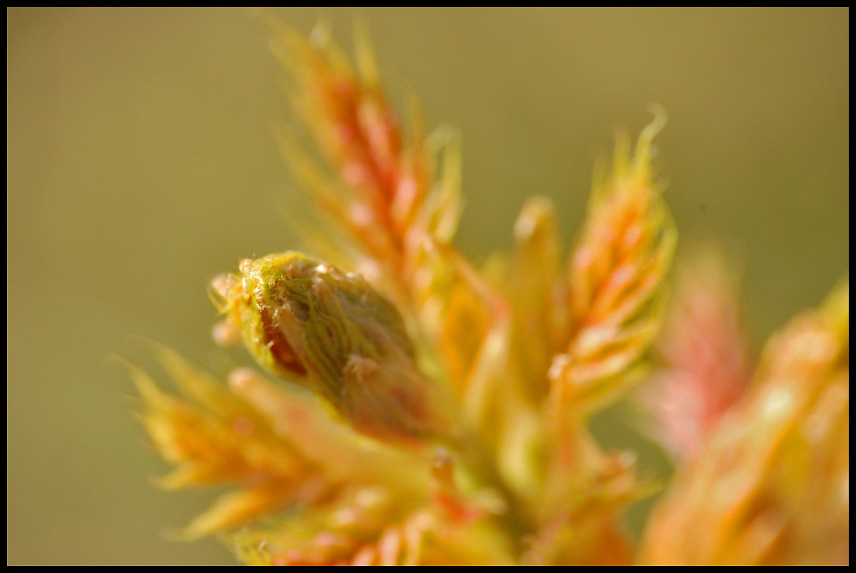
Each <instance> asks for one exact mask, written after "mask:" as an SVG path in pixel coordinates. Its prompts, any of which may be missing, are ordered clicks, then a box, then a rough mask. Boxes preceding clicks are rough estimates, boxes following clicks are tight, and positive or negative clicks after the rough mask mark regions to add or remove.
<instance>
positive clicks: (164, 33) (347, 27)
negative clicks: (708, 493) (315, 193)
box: [6, 8, 849, 564]
mask: <svg viewBox="0 0 856 573" xmlns="http://www.w3.org/2000/svg"><path fill="white" fill-rule="evenodd" d="M278 13H279V14H280V15H281V17H282V18H283V19H284V20H285V21H287V22H289V23H290V24H292V25H293V26H295V27H296V28H298V29H300V30H303V31H306V32H308V31H310V30H311V29H312V27H313V25H314V24H315V23H316V22H317V21H318V19H319V18H324V19H325V20H327V21H328V22H329V23H330V24H331V25H332V28H333V32H334V34H335V36H336V37H337V38H338V39H339V41H340V43H341V44H343V45H345V46H348V47H349V46H350V45H351V29H352V24H353V22H354V19H355V17H356V16H358V15H359V16H360V17H361V18H363V19H364V20H365V22H366V23H367V24H368V26H369V29H370V31H371V35H372V38H373V42H374V45H375V49H376V52H377V55H378V59H379V61H380V64H381V68H382V70H383V71H384V73H385V75H386V77H387V79H388V80H389V81H390V82H391V84H392V88H393V91H395V89H396V88H397V87H400V86H403V85H409V86H412V87H413V88H414V89H415V90H416V92H417V93H419V94H420V95H421V97H422V100H423V102H424V105H425V109H426V113H427V116H428V120H429V122H430V124H431V125H432V126H436V125H438V124H440V123H449V124H451V125H454V126H456V127H457V128H459V129H460V131H461V133H462V134H463V158H464V192H465V195H466V198H467V205H466V210H465V214H464V217H463V221H462V226H461V229H460V232H459V235H458V244H459V245H460V247H461V248H462V249H463V250H464V252H466V253H467V254H468V255H470V256H472V257H473V258H474V259H475V260H480V259H482V258H483V257H485V256H486V255H487V254H488V253H489V252H491V251H492V250H495V249H503V248H507V247H508V246H509V244H510V236H511V228H512V224H513V221H514V218H515V216H516V214H517V212H518V210H519V209H520V206H521V205H522V203H523V201H524V199H525V198H526V197H528V196H531V195H535V194H543V195H547V196H549V197H551V198H552V199H553V201H554V202H555V204H556V205H557V207H558V210H559V212H560V217H561V225H562V232H563V234H564V236H565V237H566V238H567V239H568V240H569V241H570V240H571V239H572V238H573V236H574V231H575V230H576V229H577V228H578V226H579V224H580V222H581V220H582V215H583V211H584V208H585V204H586V198H587V194H588V190H589V186H590V175H591V170H592V165H593V161H594V159H595V158H596V157H597V156H598V155H600V154H602V153H604V152H607V151H609V150H610V149H611V146H612V141H613V140H612V136H613V134H614V133H615V130H616V128H617V127H626V128H627V129H628V130H630V131H631V133H633V134H634V135H635V134H637V133H638V132H639V130H640V129H641V128H642V127H643V126H644V125H646V124H647V123H648V122H649V121H650V119H651V115H650V113H649V111H648V107H649V104H650V103H654V102H656V103H658V104H661V105H662V106H664V107H665V108H666V110H667V111H668V114H669V124H668V125H667V127H666V129H665V131H664V132H663V133H662V134H661V135H660V136H659V137H658V139H657V144H658V149H659V152H660V156H659V159H660V163H661V165H662V172H663V175H664V177H665V179H666V180H667V181H668V190H667V199H668V202H669V203H670V205H671V207H672V208H673V211H674V214H675V218H676V220H677V224H678V228H679V231H680V233H681V238H682V240H683V241H684V242H685V243H688V242H691V241H692V240H694V239H696V240H698V239H707V238H710V237H717V238H719V239H720V240H721V241H722V242H724V244H725V245H726V246H727V247H728V248H729V249H730V250H731V251H732V252H733V253H734V254H735V255H736V256H737V261H738V262H739V264H740V266H741V268H743V269H744V273H743V284H744V287H745V295H746V296H745V307H746V311H747V321H748V326H749V328H750V330H751V333H752V335H753V338H754V340H755V341H756V343H757V344H758V345H760V343H761V341H763V340H764V338H766V336H768V335H769V334H770V333H771V332H772V331H773V330H774V329H775V328H777V327H778V326H779V325H781V324H782V323H784V322H785V321H786V320H787V319H788V318H789V317H790V316H791V315H793V314H794V313H795V312H797V311H799V310H801V309H804V308H807V307H810V306H813V305H815V304H816V303H818V302H819V301H820V300H821V299H822V298H823V297H824V295H825V294H826V293H827V292H828V290H829V289H830V288H831V287H832V285H833V284H834V283H835V282H836V281H837V280H838V279H839V278H840V277H842V276H843V275H844V274H845V273H846V272H847V271H848V268H849V247H848V239H849V56H848V50H849V11H848V9H787V10H786V9H769V10H767V9H764V10H747V9H744V10H702V9H696V10H677V9H671V10H579V9H567V10H560V9H502V10H499V9H478V10H476V9H467V10H464V9H442V10H441V9H433V10H428V9H425V10H423V9H407V10H401V9H383V10H314V9H313V10H297V9H287V10H281V11H279V12H278ZM268 40H269V32H268V31H267V29H266V27H265V26H264V25H263V23H262V22H261V21H260V19H259V18H257V17H256V16H254V14H253V13H251V12H247V11H242V10H229V9H196V10H184V9H20V8H7V10H6V207H7V215H6V255H7V259H6V261H7V262H6V310H7V319H6V335H7V342H6V384H7V385H6V404H7V405H6V436H7V437H6V532H7V533H6V560H7V563H8V564H108V563H113V564H167V563H173V564H185V563H186V564H190V563H195V564H206V563H227V564H228V563H234V559H233V558H232V556H231V555H230V554H229V552H228V551H227V550H226V549H225V548H223V547H221V546H220V544H219V543H218V542H216V541H214V540H207V541H201V542H195V543H189V544H187V543H182V542H174V541H169V540H168V539H167V536H166V535H165V534H164V532H165V531H166V530H168V529H169V528H176V527H180V526H182V525H184V524H186V523H187V522H188V521H189V520H190V518H191V517H193V516H194V515H196V514H197V513H199V512H200V511H201V510H202V509H203V508H204V507H206V506H207V504H208V502H209V501H210V500H211V499H212V495H211V494H209V493H202V494H194V493H180V494H174V493H166V492H162V491H159V490H158V489H156V488H154V487H153V486H152V484H151V478H152V477H154V476H157V475H161V474H163V473H164V471H165V469H166V465H165V464H163V463H162V462H161V461H160V460H159V459H158V458H157V457H156V456H155V455H154V454H153V452H152V451H151V450H150V449H149V448H148V447H147V446H146V442H145V440H144V436H143V431H142V428H141V427H140V425H139V424H138V423H137V422H136V421H135V419H134V408H135V400H134V397H133V392H132V387H131V383H130V382H129V380H128V379H127V377H126V376H125V375H124V374H123V373H122V372H121V371H120V370H119V369H118V368H116V367H115V366H114V365H112V364H110V362H109V361H108V357H109V356H110V355H111V354H114V353H121V354H124V355H128V356H130V357H132V358H133V359H134V360H136V361H139V362H141V363H142V364H144V365H147V366H148V365H149V364H150V362H147V360H146V352H145V350H143V349H142V348H141V347H140V346H139V344H138V343H137V342H136V341H135V339H134V337H135V336H136V335H143V336H148V337H153V338H155V339H158V340H161V341H163V342H165V343H167V344H170V345H172V346H174V347H176V348H177V349H179V350H181V351H182V352H184V353H185V354H186V355H187V356H189V357H190V358H192V359H194V360H196V361H199V362H201V363H204V364H208V365H210V366H212V367H213V368H214V369H215V371H216V370H218V368H223V367H224V365H225V364H227V362H228V360H229V359H227V358H224V356H223V353H222V351H219V350H218V349H217V348H216V347H215V346H214V344H213V343H212V342H211V340H210V329H211V326H212V325H213V323H214V321H215V317H216V313H215V310H214V308H213V306H212V305H211V303H210V301H209V300H208V296H207V295H206V288H207V284H208V282H209V280H210V279H211V278H213V277H214V276H216V275H217V274H219V273H221V272H224V271H229V270H234V269H235V268H236V265H237V263H238V261H239V260H240V259H241V258H245V257H251V256H261V255H265V254H268V253H270V252H276V251H282V250H286V249H288V248H292V247H294V246H296V242H295V239H294V236H293V235H292V234H291V233H290V232H289V230H288V229H287V228H286V226H285V224H284V222H283V217H282V215H281V212H279V211H278V208H277V206H278V205H280V204H282V203H283V198H287V197H288V196H289V194H290V193H292V192H293V184H292V182H291V179H290V178H289V175H288V173H287V170H286V168H285V166H284V162H283V161H282V160H281V158H280V157H279V154H278V151H277V148H276V145H275V142H274V137H273V135H272V134H273V131H274V130H275V129H276V128H277V127H278V126H280V125H282V124H283V122H285V121H286V120H287V118H288V110H287V106H286V103H285V100H284V98H283V96H282V92H281V89H280V88H281V81H282V72H281V70H280V69H278V67H277V64H276V62H275V61H274V58H273V57H272V56H271V55H270V53H269V51H268ZM235 356H238V355H235Z"/></svg>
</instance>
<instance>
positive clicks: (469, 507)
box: [127, 22, 849, 565]
mask: <svg viewBox="0 0 856 573" xmlns="http://www.w3.org/2000/svg"><path fill="white" fill-rule="evenodd" d="M272 27H273V28H274V31H275V39H274V42H273V51H274V53H275V55H276V56H277V57H278V58H279V59H280V61H281V62H282V64H283V66H284V68H285V69H286V71H287V74H288V78H289V84H288V90H287V93H288V96H289V99H290V101H291V103H292V105H293V108H294V112H295V116H296V118H298V119H299V120H300V123H301V124H302V125H303V126H304V128H305V133H298V132H297V131H296V130H294V129H291V130H289V131H287V132H286V133H284V134H282V135H281V136H280V138H279V143H280V147H281V149H282V151H283V154H284V156H285V158H286V160H287V161H288V163H289V165H290V167H291V168H292V171H293V173H294V174H295V176H296V178H297V179H298V180H299V182H300V183H301V184H302V186H303V189H304V191H305V198H306V200H307V202H308V203H309V204H310V205H311V206H312V213H311V215H305V214H304V213H301V214H300V215H299V216H297V215H295V217H294V219H295V220H294V221H293V225H295V227H296V228H298V229H299V230H300V231H301V235H302V237H303V238H304V240H305V243H306V244H305V250H306V251H307V252H310V253H312V254H311V255H308V254H304V253H302V252H297V251H286V252H283V253H278V254H271V255H268V256H265V257H262V258H259V259H256V260H249V259H247V260H244V261H241V262H240V264H239V266H238V270H237V272H231V273H226V274H223V275H221V276H220V277H218V278H216V279H215V280H214V281H213V283H212V286H211V296H212V299H213V300H214V302H215V305H216V307H217V308H218V309H219V311H220V312H221V314H222V320H221V322H220V323H219V324H217V325H216V326H215V329H214V338H215V340H216V341H217V342H218V343H219V344H221V345H223V346H231V345H236V344H242V345H243V346H244V347H245V348H246V350H247V351H248V353H249V354H250V356H251V357H252V358H253V359H254V360H255V362H256V363H257V366H258V367H259V368H260V370H259V369H254V368H242V369H239V370H236V371H234V372H232V373H231V374H229V375H228V377H227V379H226V380H220V379H218V378H217V377H215V376H212V375H210V374H208V373H206V372H205V371H204V370H203V369H201V368H199V367H197V366H195V365H193V364H191V363H190V362H189V361H187V360H186V359H184V358H183V357H181V355H180V354H178V353H177V352H175V351H173V350H171V349H169V348H166V347H163V346H160V345H153V346H152V351H153V352H154V354H155V355H156V357H157V358H158V360H159V361H160V362H161V363H162V364H163V366H164V367H165V369H166V370H167V372H168V373H169V375H170V377H171V378H172V379H173V381H174V382H175V384H176V386H177V387H178V389H179V393H177V394H172V393H168V392H166V391H165V390H163V389H161V387H160V386H159V385H158V384H156V383H155V381H154V380H153V379H152V378H151V377H150V376H149V375H148V374H147V373H146V372H144V371H143V370H141V369H140V368H138V367H136V366H134V365H132V364H130V363H128V364H127V368H128V370H129V372H130V374H131V376H132V378H133V380H134V382H135V384H136V386H137V388H138V392H139V394H140V396H141V398H142V401H143V408H142V409H143V411H142V422H143V425H144V427H145V430H146V432H147V433H148V435H149V437H150V439H151V441H152V442H153V443H154V445H155V447H156V448H157V450H158V451H159V452H160V454H161V455H162V456H163V457H164V458H165V459H166V460H167V461H168V462H169V463H170V464H173V465H174V466H175V469H174V470H173V471H172V472H171V473H170V474H168V475H167V476H166V477H164V478H162V479H161V480H160V483H161V485H163V487H165V488H167V489H183V488H188V487H194V486H220V487H226V488H229V489H230V490H231V491H230V492H229V493H226V494H224V495H223V496H222V497H221V498H219V499H218V501H217V502H215V504H214V505H213V506H212V507H211V508H209V509H208V510H207V511H205V512H204V513H202V514H201V515H199V516H198V517H197V518H195V519H194V520H193V521H192V522H191V523H190V524H189V525H187V526H186V527H185V528H184V529H183V530H181V532H180V535H181V536H182V537H184V538H187V539H195V538H199V537H202V536H206V535H212V534H218V535H221V536H222V537H223V539H224V540H225V542H226V543H227V544H228V545H229V546H230V547H231V548H233V550H234V552H235V554H236V555H237V556H238V558H239V559H240V560H241V561H243V562H245V563H248V564H281V565H291V564H295V565H297V564H319V565H320V564H628V563H646V564H667V563H668V564H738V563H741V564H809V563H818V564H833V563H847V562H849V283H847V282H846V281H844V282H842V283H841V284H840V285H839V286H837V287H836V288H835V289H834V290H833V292H832V294H830V295H829V297H828V299H827V300H826V301H825V302H824V303H822V304H821V306H820V307H819V308H818V309H817V310H814V311H809V312H807V313H805V314H803V315H801V316H798V317H797V318H795V319H794V320H793V321H792V322H791V323H790V324H788V325H787V326H785V327H784V328H783V329H782V331H781V332H779V333H778V334H777V335H776V336H774V337H773V338H772V340H771V341H770V342H769V343H768V344H767V346H766V348H765V349H764V351H763V353H762V355H761V357H760V359H758V360H755V359H754V358H753V357H752V356H751V353H750V352H749V350H748V345H747V344H746V342H745V334H744V333H743V331H742V328H741V324H740V317H739V310H738V306H739V305H738V303H737V292H736V291H737V287H736V280H735V278H734V277H733V276H732V274H731V273H730V271H729V268H728V265H727V264H726V263H725V262H723V261H722V259H721V258H720V257H719V256H718V255H717V254H716V253H715V252H714V251H712V250H711V251H703V252H701V253H699V254H698V255H697V256H695V257H693V259H692V260H691V262H690V263H688V264H686V265H685V266H683V267H681V268H680V269H679V272H678V277H677V281H676V282H675V285H674V287H673V288H672V289H669V287H668V285H667V278H668V275H669V273H670V269H671V266H672V261H673V255H674V252H675V249H676V244H677V231H676V229H675V225H674V222H673V221H672V218H671V215H670V213H669V209H668V207H667V205H666V203H665V201H664V198H663V186H662V184H661V183H660V182H659V180H658V178H657V175H656V170H655V168H654V166H653V165H652V163H653V158H654V148H653V141H654V138H655V136H656V135H657V133H658V132H659V131H660V129H662V127H663V124H664V122H665V115H664V112H662V111H659V110H658V111H656V112H655V118H654V120H653V121H652V123H651V124H650V125H649V126H648V127H646V128H645V129H643V131H642V133H641V134H640V136H639V137H638V138H637V140H636V142H635V143H632V142H631V140H630V139H629V138H627V137H620V138H619V139H618V141H617V143H616V147H615V151H614V154H613V159H612V162H611V163H610V164H609V165H603V166H601V168H599V169H598V170H596V175H595V180H594V184H593V189H592V194H591V199H590V203H589V206H588V211H587V213H586V219H585V222H584V224H583V228H582V229H581V231H580V234H579V236H578V239H577V241H576V243H575V244H574V245H573V246H572V247H571V248H570V249H569V250H568V252H567V253H565V250H566V249H565V247H564V246H563V245H562V241H561V240H560V237H559V234H558V231H557V225H556V213H555V212H554V209H553V207H552V204H551V203H550V202H549V200H547V199H544V198H534V199H531V200H529V201H528V202H527V203H526V204H525V205H524V206H523V208H522V211H521V213H520V215H519V217H518V219H517V221H516V223H515V225H514V229H513V234H514V235H513V236H514V242H513V246H512V249H511V251H510V252H509V253H503V254H497V255H496V256H493V257H491V258H490V259H489V260H488V262H487V263H486V264H484V265H480V266H479V265H476V264H474V263H473V262H471V261H469V260H468V259H467V258H466V257H464V256H463V254H462V253H461V252H459V251H458V250H456V248H455V247H454V245H453V238H454V234H455V230H456V226H457V223H458V218H459V215H460V211H461V204H462V201H461V190H460V169H461V167H460V156H459V153H460V152H459V143H458V140H457V137H456V135H455V134H454V133H453V132H452V131H450V130H448V129H447V130H438V131H435V132H433V133H428V131H427V130H426V127H425V125H424V120H423V119H422V116H421V114H420V110H419V105H418V103H417V100H416V98H415V97H414V96H412V95H411V94H406V95H408V96H410V97H409V103H410V105H409V109H408V115H407V121H406V122H401V120H400V119H399V115H398V114H397V113H396V111H395V110H393V108H392V107H391V105H390V103H389V100H388V98H387V94H386V91H385V88H384V86H383V84H382V82H381V75H380V73H379V70H378V67H377V64H376V62H375V58H374V56H373V54H372V50H371V47H370V44H369V42H368V39H367V37H366V35H365V34H364V33H363V32H362V31H361V29H359V28H358V29H357V30H356V43H355V50H354V58H353V62H352V60H351V58H349V57H348V56H347V55H346V54H345V53H344V52H343V51H342V50H341V49H340V48H339V47H338V45H337V44H336V43H335V42H334V41H333V40H332V39H331V38H330V35H329V33H328V31H327V30H326V29H324V28H319V29H317V30H316V31H315V32H314V33H313V35H312V36H311V38H307V37H305V36H303V35H302V34H300V33H298V32H296V31H294V30H291V29H290V28H288V27H286V26H285V25H283V24H281V23H279V22H273V23H272ZM306 140H308V143H307V141H306ZM627 398H631V399H634V400H637V401H638V402H639V403H641V404H644V405H645V406H644V407H645V408H646V410H647V412H648V415H649V418H650V419H649V421H648V423H647V428H646V429H647V430H648V431H649V432H650V434H651V435H652V436H655V437H656V439H657V440H658V441H659V442H660V443H661V444H662V445H663V446H664V448H666V449H667V450H668V451H670V452H671V454H672V455H673V456H674V459H675V463H676V467H677V469H676V473H675V476H674V478H673V479H671V480H670V481H669V482H668V483H666V484H659V483H654V482H652V481H650V480H648V479H646V478H645V477H644V476H643V475H639V472H637V470H636V464H635V459H634V456H633V455H632V453H631V452H624V451H617V452H616V451H608V450H606V449H604V448H603V447H602V446H601V445H600V444H599V443H598V442H597V441H596V440H595V439H594V437H593V436H592V435H591V433H590V429H589V426H590V421H591V419H592V416H594V415H595V414H597V413H598V412H601V411H603V410H604V409H605V408H607V407H609V406H611V405H613V404H614V403H616V402H617V401H618V400H621V399H627ZM660 489H664V494H663V497H662V498H661V499H660V500H659V501H658V503H657V505H656V506H655V508H654V510H653V513H652V515H651V518H650V519H649V520H648V523H647V524H646V527H645V531H644V532H643V535H642V537H641V539H640V540H639V541H638V542H637V541H635V540H634V539H633V538H632V536H631V535H630V534H629V533H628V531H626V528H625V526H624V522H623V520H624V517H625V514H626V511H627V508H628V507H629V506H630V505H631V504H633V503H634V502H636V501H639V500H641V499H643V498H645V497H647V496H649V495H651V494H653V493H654V492H656V491H658V490H660Z"/></svg>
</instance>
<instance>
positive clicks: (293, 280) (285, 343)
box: [214, 252, 447, 443]
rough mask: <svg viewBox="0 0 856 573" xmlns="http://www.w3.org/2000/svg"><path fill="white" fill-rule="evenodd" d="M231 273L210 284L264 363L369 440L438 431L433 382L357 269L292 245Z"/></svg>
mask: <svg viewBox="0 0 856 573" xmlns="http://www.w3.org/2000/svg"><path fill="white" fill-rule="evenodd" d="M240 270H241V275H240V276H238V275H225V276H224V277H220V278H219V279H217V280H216V281H215V283H214V287H215V290H217V291H218V292H219V294H220V295H221V296H222V297H223V300H224V304H223V305H222V306H223V310H224V311H225V312H227V313H228V315H229V318H228V323H229V324H231V325H233V326H235V327H238V328H239V329H240V331H241V333H242V336H243V340H244V344H245V345H246V347H247V349H248V350H249V351H250V353H251V354H252V355H253V357H254V358H255V359H256V361H257V362H258V363H259V364H261V365H262V366H263V367H264V368H266V369H267V370H268V371H270V372H271V373H273V374H274V375H276V376H278V377H280V378H282V379H284V380H287V381H290V382H293V383H296V384H299V385H301V386H304V387H307V388H309V389H311V390H312V391H314V392H315V393H316V394H318V395H319V396H321V397H322V398H324V399H325V400H326V401H327V402H328V403H329V404H330V405H331V406H332V407H333V408H334V409H335V410H336V411H337V412H338V413H339V414H340V415H341V416H342V417H343V418H345V420H347V421H348V422H349V423H350V424H351V425H352V426H353V427H354V428H356V429H357V430H359V431H360V432H362V433H364V434H367V435H370V436H372V437H374V438H378V439H381V440H385V441H393V442H398V443H401V442H418V441H419V440H421V439H423V438H425V437H428V436H430V435H436V434H444V433H446V427H447V424H446V422H445V418H446V417H445V416H443V415H441V412H442V408H441V403H440V402H441V401H440V399H439V389H438V388H437V386H436V385H435V384H434V383H432V382H431V381H430V380H428V379H426V378H425V377H424V376H422V374H420V372H419V371H418V369H417V367H416V358H415V351H414V348H413V344H412V343H411V341H410V338H409V337H408V335H407V332H406V330H405V327H404V323H403V321H402V319H401V316H400V314H399V313H398V311H397V310H396V308H395V307H394V306H393V305H392V304H391V303H390V302H389V301H388V300H387V299H385V298H384V297H383V296H382V295H381V294H380V293H378V292H377V291H376V290H374V289H373V288H372V287H371V286H370V285H369V284H368V283H367V282H366V281H365V279H363V278H362V277H361V276H360V275H357V274H353V273H345V272H342V271H340V270H339V269H336V268H335V267H333V266H331V265H328V264H326V263H321V262H319V261H315V260H313V259H310V258H308V257H306V256H304V255H302V254H299V253H294V252H288V253H283V254H276V255H269V256H267V257H264V258H261V259H258V260H254V261H253V260H244V261H242V262H241V264H240Z"/></svg>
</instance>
